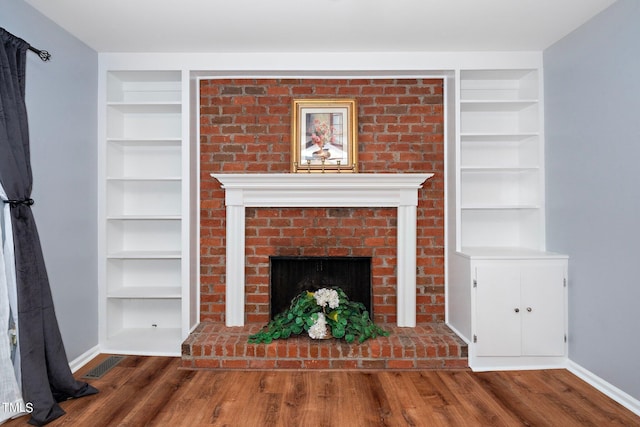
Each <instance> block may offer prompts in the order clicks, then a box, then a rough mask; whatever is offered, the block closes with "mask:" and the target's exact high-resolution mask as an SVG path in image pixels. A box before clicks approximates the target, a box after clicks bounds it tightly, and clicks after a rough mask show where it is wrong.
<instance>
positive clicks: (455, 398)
mask: <svg viewBox="0 0 640 427" xmlns="http://www.w3.org/2000/svg"><path fill="white" fill-rule="evenodd" d="M101 358H102V359H101ZM103 358H104V356H103V355H101V356H99V357H98V358H96V360H95V361H92V362H91V363H89V364H88V365H87V366H86V367H85V368H83V369H82V370H81V372H79V373H78V374H79V376H81V375H82V373H83V372H86V371H87V370H88V369H89V368H90V367H92V366H95V364H97V363H98V362H99V361H100V360H103ZM179 367H180V360H179V359H178V358H169V357H137V356H128V357H126V359H125V360H123V361H122V362H121V363H120V364H118V365H117V366H115V367H114V368H113V369H111V371H109V372H107V373H106V374H105V375H104V376H103V377H102V378H99V379H92V380H89V382H90V383H91V384H92V385H94V386H95V387H97V388H98V389H99V390H100V393H99V394H97V395H94V396H89V397H85V398H81V399H77V400H70V401H67V402H62V403H61V405H62V407H63V408H64V409H65V410H66V411H67V415H65V416H63V417H61V418H60V419H58V420H56V421H54V422H52V423H51V424H50V426H51V427H59V426H74V427H75V426H85V425H86V426H109V427H111V426H118V427H120V426H129V427H137V426H172V427H173V426H202V427H206V426H216V427H224V426H230V427H231V426H233V427H254V426H256V427H280V426H284V427H289V426H295V427H343V426H348V427H385V426H393V427H395V426H419V427H422V426H428V427H440V426H442V427H448V426H455V427H461V426H469V427H476V426H505V427H511V426H559V425H562V426H563V427H574V426H575V427H578V426H579V427H583V426H591V425H595V426H599V427H600V426H617V425H620V426H640V417H638V416H636V415H635V414H633V413H632V412H631V411H629V410H627V409H625V408H624V407H622V406H621V405H619V404H617V403H616V402H614V401H612V400H611V399H609V398H608V397H607V396H605V395H604V394H602V393H600V392H599V391H598V390H596V389H594V388H593V387H591V386H589V385H588V384H586V383H585V382H584V381H582V380H580V379H579V378H577V377H575V376H574V375H573V374H571V373H570V372H568V371H566V370H543V371H514V372H482V373H473V372H471V371H468V370H452V371H420V372H417V371H397V372H394V371H369V372H365V371H336V370H332V371H319V370H314V371H308V370H307V371H304V370H299V371H247V372H242V371H239V370H232V371H219V370H210V371H207V370H200V371H189V370H184V369H180V368H179ZM27 420H28V417H27V416H25V417H21V418H18V419H15V420H11V421H8V422H6V423H5V424H4V425H3V427H5V426H8V427H13V426H19V425H24V424H25V423H26V421H27Z"/></svg>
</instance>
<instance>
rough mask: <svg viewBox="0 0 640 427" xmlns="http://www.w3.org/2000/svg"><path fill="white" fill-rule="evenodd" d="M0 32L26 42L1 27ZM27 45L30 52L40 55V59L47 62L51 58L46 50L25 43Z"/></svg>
mask: <svg viewBox="0 0 640 427" xmlns="http://www.w3.org/2000/svg"><path fill="white" fill-rule="evenodd" d="M0 33H6V34H8V35H10V36H11V37H15V38H17V39H20V40H22V41H23V42H25V43H27V42H26V41H24V40H23V39H21V38H20V37H18V36H16V35H14V34H11V33H10V32H9V31H7V30H5V29H4V28H2V27H0ZM27 46H29V50H30V51H31V52H34V53H35V54H36V55H38V56H39V57H40V59H42V60H43V61H44V62H47V61H49V60H50V59H51V54H50V53H49V52H47V51H46V50H40V49H36V48H35V47H33V46H31V45H30V44H29V43H27Z"/></svg>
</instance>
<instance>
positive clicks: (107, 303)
mask: <svg viewBox="0 0 640 427" xmlns="http://www.w3.org/2000/svg"><path fill="white" fill-rule="evenodd" d="M103 77H104V81H103V88H102V89H103V90H104V91H105V92H104V93H105V105H104V108H105V111H104V114H105V121H104V123H105V126H104V139H102V140H101V141H102V142H101V144H102V146H101V154H102V155H103V156H102V159H103V162H102V165H103V168H102V171H103V174H101V175H102V176H101V182H100V184H101V186H102V188H103V195H104V198H103V201H104V203H103V204H101V206H102V209H101V219H102V221H101V225H102V227H103V229H102V230H101V231H102V239H101V240H102V248H101V249H102V251H103V253H104V265H103V266H102V267H103V271H102V277H101V279H102V280H101V282H102V283H101V285H102V286H101V295H102V296H103V298H102V301H101V331H100V335H101V340H100V341H101V351H102V352H109V353H135V354H168V355H178V354H180V344H181V342H182V340H183V339H184V338H185V337H186V335H187V333H188V330H189V327H190V324H192V323H193V322H192V318H193V316H191V315H190V314H189V307H190V304H189V301H188V300H185V299H188V298H189V294H190V289H189V276H190V266H189V251H190V245H189V237H188V233H189V228H188V219H189V216H188V214H189V206H190V203H189V200H188V193H189V192H188V190H187V191H185V187H186V186H187V185H188V179H189V174H188V171H185V170H184V165H185V156H188V155H189V151H188V145H187V144H186V142H185V141H186V140H187V138H186V137H185V133H184V126H183V114H184V111H183V82H182V73H181V72H180V71H106V72H105V75H104V76H103ZM185 181H186V182H185Z"/></svg>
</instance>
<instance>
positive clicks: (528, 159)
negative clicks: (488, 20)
mask: <svg viewBox="0 0 640 427" xmlns="http://www.w3.org/2000/svg"><path fill="white" fill-rule="evenodd" d="M458 73H459V74H458V79H457V85H458V87H457V94H458V96H457V113H458V114H457V119H458V123H457V132H456V133H457V135H456V138H454V139H451V140H450V141H451V142H453V143H454V145H453V146H450V147H449V148H450V149H449V153H450V154H449V155H450V156H451V159H450V161H449V164H450V165H453V166H454V168H455V174H454V176H455V179H454V180H455V182H454V183H450V185H452V188H453V189H454V191H453V192H452V193H451V194H455V197H454V198H453V202H451V203H449V208H450V209H453V210H454V212H455V215H454V217H455V226H454V227H452V228H450V231H451V233H452V234H451V235H452V236H453V238H451V239H450V240H449V263H448V267H449V270H448V271H449V274H448V277H449V283H448V298H447V307H448V309H447V312H448V322H449V324H450V326H452V328H453V329H455V330H456V331H457V332H458V333H459V334H460V335H461V336H462V337H463V338H464V339H465V340H466V341H467V342H468V343H469V364H470V366H471V367H472V368H473V369H477V370H487V369H513V368H527V367H531V366H547V367H556V366H562V364H563V363H564V361H565V359H566V330H567V313H566V284H567V257H566V256H564V255H560V254H553V253H549V252H547V251H545V238H544V236H545V223H544V218H545V203H544V131H543V129H544V123H543V122H544V121H543V101H542V99H541V98H542V93H543V90H542V82H541V78H542V75H541V69H540V68H538V67H534V68H522V69H520V68H512V69H469V70H467V69H462V70H459V72H458ZM450 217H451V216H450Z"/></svg>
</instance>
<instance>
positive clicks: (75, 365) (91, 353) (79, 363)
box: [69, 346, 100, 373]
mask: <svg viewBox="0 0 640 427" xmlns="http://www.w3.org/2000/svg"><path fill="white" fill-rule="evenodd" d="M98 354H100V347H99V346H95V347H93V348H90V349H89V350H87V351H85V352H84V353H82V354H81V355H80V356H78V357H76V358H75V359H73V360H72V361H71V362H69V368H71V372H73V373H75V372H76V371H77V370H78V369H80V368H82V367H83V366H84V365H86V364H87V363H89V361H90V360H91V359H93V358H94V357H96V356H97V355H98Z"/></svg>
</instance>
